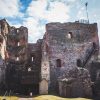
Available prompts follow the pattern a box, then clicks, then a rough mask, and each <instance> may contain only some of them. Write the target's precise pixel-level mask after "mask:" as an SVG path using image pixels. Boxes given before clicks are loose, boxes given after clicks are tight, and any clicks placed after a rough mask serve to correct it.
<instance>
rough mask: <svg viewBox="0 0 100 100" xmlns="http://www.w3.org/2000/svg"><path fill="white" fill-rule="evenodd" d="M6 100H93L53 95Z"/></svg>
mask: <svg viewBox="0 0 100 100" xmlns="http://www.w3.org/2000/svg"><path fill="white" fill-rule="evenodd" d="M3 99H4V97H0V100H3ZM5 99H6V100H91V99H85V98H61V97H58V96H53V95H40V96H37V97H33V98H19V97H14V96H11V97H6V98H5Z"/></svg>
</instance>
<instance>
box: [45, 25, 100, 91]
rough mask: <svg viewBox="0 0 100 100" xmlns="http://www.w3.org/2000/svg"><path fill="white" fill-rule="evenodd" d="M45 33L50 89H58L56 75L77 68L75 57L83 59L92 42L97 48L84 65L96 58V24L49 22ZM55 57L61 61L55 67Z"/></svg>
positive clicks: (58, 75)
mask: <svg viewBox="0 0 100 100" xmlns="http://www.w3.org/2000/svg"><path fill="white" fill-rule="evenodd" d="M45 35H46V37H47V40H46V41H47V42H48V56H49V63H50V90H51V91H58V86H57V84H58V83H57V79H58V77H60V76H63V75H64V73H66V74H68V75H69V72H70V71H71V70H73V69H77V59H81V60H82V61H85V60H86V56H87V55H88V54H89V53H90V51H91V49H92V47H93V43H95V44H96V49H97V50H96V52H95V53H94V54H92V56H91V58H90V60H89V61H88V63H87V66H85V67H86V68H87V69H89V66H88V64H89V63H90V62H91V61H92V60H95V59H96V58H97V54H98V47H99V42H98V34H97V24H96V23H94V24H83V23H64V24H61V23H49V24H47V25H46V34H45ZM69 35H70V36H69ZM57 59H60V61H61V66H60V67H57ZM74 74H75V73H74Z"/></svg>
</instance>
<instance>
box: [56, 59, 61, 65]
mask: <svg viewBox="0 0 100 100" xmlns="http://www.w3.org/2000/svg"><path fill="white" fill-rule="evenodd" d="M56 64H57V67H61V60H60V59H57V60H56Z"/></svg>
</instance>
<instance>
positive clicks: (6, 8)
mask: <svg viewBox="0 0 100 100" xmlns="http://www.w3.org/2000/svg"><path fill="white" fill-rule="evenodd" d="M18 14H20V13H19V0H0V17H13V16H17V15H18Z"/></svg>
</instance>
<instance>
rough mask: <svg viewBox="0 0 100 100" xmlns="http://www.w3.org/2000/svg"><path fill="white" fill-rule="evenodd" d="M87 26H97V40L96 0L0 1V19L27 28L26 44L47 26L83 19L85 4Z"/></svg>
mask: <svg viewBox="0 0 100 100" xmlns="http://www.w3.org/2000/svg"><path fill="white" fill-rule="evenodd" d="M86 2H88V6H87V8H88V9H87V10H88V15H89V22H90V23H95V22H97V23H98V34H99V37H100V0H0V19H3V18H5V19H6V20H7V21H8V23H9V24H10V25H11V26H12V25H13V26H15V27H20V26H25V27H27V28H28V41H29V43H35V42H36V41H37V40H38V39H41V38H42V37H43V35H44V33H45V24H47V23H49V22H61V23H65V22H74V21H77V20H81V19H85V20H87V17H86V8H85V3H86Z"/></svg>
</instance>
